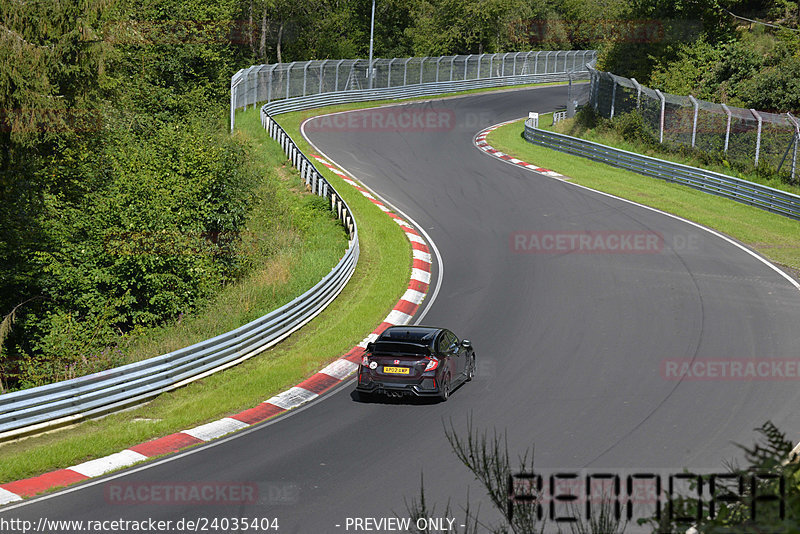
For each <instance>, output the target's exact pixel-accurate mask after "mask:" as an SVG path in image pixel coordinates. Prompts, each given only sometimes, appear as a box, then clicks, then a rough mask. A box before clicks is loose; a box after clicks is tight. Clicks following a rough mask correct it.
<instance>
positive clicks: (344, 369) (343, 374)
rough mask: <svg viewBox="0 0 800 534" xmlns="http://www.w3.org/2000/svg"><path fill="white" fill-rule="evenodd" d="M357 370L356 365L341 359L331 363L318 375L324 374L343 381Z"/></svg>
mask: <svg viewBox="0 0 800 534" xmlns="http://www.w3.org/2000/svg"><path fill="white" fill-rule="evenodd" d="M357 370H358V364H357V363H354V362H351V361H349V360H345V359H344V358H341V359H339V360H336V361H335V362H333V363H331V364H330V365H328V366H327V367H325V369H323V370H322V371H320V373H323V374H326V375H328V376H331V377H333V378H335V379H336V380H344V379H345V378H347V377H348V376H350V375H351V374H353V373H355V372H356V371H357Z"/></svg>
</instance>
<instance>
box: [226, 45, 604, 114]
mask: <svg viewBox="0 0 800 534" xmlns="http://www.w3.org/2000/svg"><path fill="white" fill-rule="evenodd" d="M596 56H597V52H596V51H594V50H570V51H562V50H540V51H531V52H507V53H501V54H479V55H468V56H441V57H409V58H394V59H374V60H373V61H372V65H373V68H372V75H371V76H370V73H369V61H368V60H366V59H334V60H331V59H326V60H313V61H296V62H293V63H277V64H273V65H255V66H252V67H250V68H248V69H243V70H240V71H239V72H237V73H236V74H235V75H234V76H233V77H232V78H231V125H233V122H234V119H235V115H234V111H235V110H236V109H239V108H246V107H247V106H254V107H255V105H256V104H257V103H258V102H270V101H272V100H277V99H281V98H291V97H296V96H308V95H314V94H319V93H329V92H336V91H354V90H361V89H380V88H387V87H401V86H406V85H414V84H423V83H431V82H451V81H459V80H478V79H485V78H496V77H507V76H522V75H531V74H554V73H566V72H574V71H585V70H586V64H587V63H589V62H591V61H593V60H595V58H596Z"/></svg>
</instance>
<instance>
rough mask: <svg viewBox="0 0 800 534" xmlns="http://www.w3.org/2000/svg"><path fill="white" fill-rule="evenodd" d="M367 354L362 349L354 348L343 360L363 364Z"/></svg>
mask: <svg viewBox="0 0 800 534" xmlns="http://www.w3.org/2000/svg"><path fill="white" fill-rule="evenodd" d="M365 352H366V351H365V350H364V349H363V348H361V347H353V348H352V350H350V352H348V353H347V354H346V355H344V356H343V358H344V359H345V360H347V361H349V362H355V363H361V359H362V358H363V357H364V353H365Z"/></svg>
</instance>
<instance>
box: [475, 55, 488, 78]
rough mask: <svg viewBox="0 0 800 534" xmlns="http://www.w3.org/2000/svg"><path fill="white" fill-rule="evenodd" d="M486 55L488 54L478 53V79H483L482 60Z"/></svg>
mask: <svg viewBox="0 0 800 534" xmlns="http://www.w3.org/2000/svg"><path fill="white" fill-rule="evenodd" d="M484 55H486V54H478V74H477V75H476V76H475V79H476V80H480V79H481V60H482V59H483V56H484Z"/></svg>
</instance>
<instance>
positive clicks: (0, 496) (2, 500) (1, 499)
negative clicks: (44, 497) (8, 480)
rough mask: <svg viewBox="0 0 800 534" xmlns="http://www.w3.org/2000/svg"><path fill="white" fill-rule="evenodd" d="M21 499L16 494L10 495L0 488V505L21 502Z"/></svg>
mask: <svg viewBox="0 0 800 534" xmlns="http://www.w3.org/2000/svg"><path fill="white" fill-rule="evenodd" d="M21 500H22V497H20V496H19V495H17V494H16V493H11V492H10V491H8V490H7V489H3V488H0V505H3V504H8V503H10V502H17V501H21Z"/></svg>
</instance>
